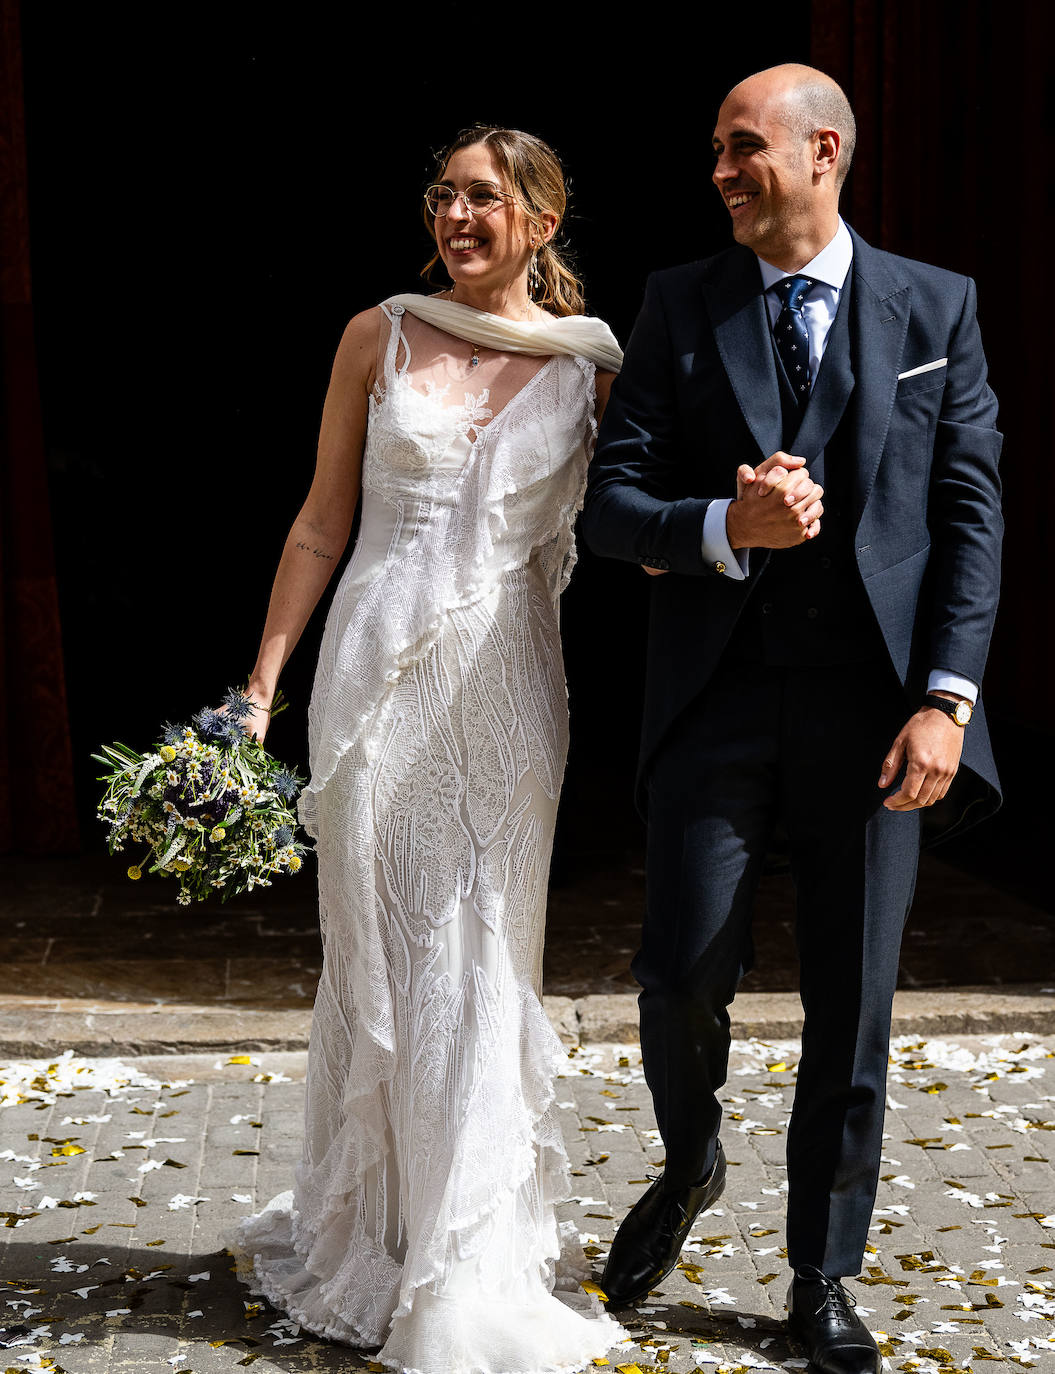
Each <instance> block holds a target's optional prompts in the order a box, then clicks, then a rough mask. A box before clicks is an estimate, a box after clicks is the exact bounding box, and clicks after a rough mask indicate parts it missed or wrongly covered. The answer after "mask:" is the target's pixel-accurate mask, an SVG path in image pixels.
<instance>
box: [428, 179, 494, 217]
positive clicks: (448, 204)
mask: <svg viewBox="0 0 1055 1374" xmlns="http://www.w3.org/2000/svg"><path fill="white" fill-rule="evenodd" d="M459 196H460V197H461V199H462V200H463V201H464V203H465V208H466V210H467V211H468V213H469V214H470V215H486V214H487V212H488V211H489V210H493V209H494V207H495V206H496V205H497V204H498V202H499V201H500V200H516V196H514V195H513V193H512V192H511V191H503V190H502V189H501V188H500V187H498V186H496V185H495V184H494V182H492V181H474V182H472V183H471V184H470V185H469V186H466V188H465V190H464V191H456V190H455V189H454V187H453V186H430V187H429V189H428V190H427V191H426V192H425V207H426V209H427V210H428V212H429V214H430V215H435V217H436V218H437V219H443V218H444V216H445V215H449V214H450V212H451V210H452V209H453V208H454V202H455V201H456V200H457V199H458V197H459Z"/></svg>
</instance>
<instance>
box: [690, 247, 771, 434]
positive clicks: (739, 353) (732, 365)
mask: <svg viewBox="0 0 1055 1374" xmlns="http://www.w3.org/2000/svg"><path fill="white" fill-rule="evenodd" d="M703 294H704V300H705V303H706V306H707V313H708V316H709V318H710V322H711V328H712V329H713V330H714V337H715V341H716V343H717V346H718V353H719V355H720V357H721V359H722V363H723V364H724V366H725V371H726V375H727V376H728V378H729V381H730V384H731V385H732V388H733V392H734V394H735V396H736V400H737V404H738V405H739V406H740V409H741V411H742V412H743V416H744V419H745V420H746V421H747V424H748V428H749V429H750V430H751V434H752V437H753V438H754V440H755V443H756V444H757V445H758V447H759V451H760V452H761V455H762V457H763V458H768V457H769V455H770V454H771V453H776V452H777V450H778V449H779V448H780V447H781V438H782V420H781V412H780V391H779V386H778V382H777V372H776V366H775V359H774V356H773V346H772V343H771V339H770V330H769V319H768V317H767V315H766V307H765V301H764V300H763V293H762V276H761V273H760V272H759V269H758V260H757V258H756V257H755V255H754V253H752V252H750V251H748V250H747V249H744V248H734V249H732V250H730V253H729V255H728V256H726V255H724V254H723V256H722V257H721V258H720V259H719V261H718V263H717V264H715V271H714V272H713V275H712V276H711V277H710V278H705V280H704V282H703Z"/></svg>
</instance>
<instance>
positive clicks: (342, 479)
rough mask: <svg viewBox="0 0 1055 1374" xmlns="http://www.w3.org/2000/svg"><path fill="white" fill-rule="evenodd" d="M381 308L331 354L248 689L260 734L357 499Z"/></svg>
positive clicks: (251, 724) (359, 319) (250, 725)
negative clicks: (309, 473) (314, 448)
mask: <svg viewBox="0 0 1055 1374" xmlns="http://www.w3.org/2000/svg"><path fill="white" fill-rule="evenodd" d="M382 318H383V316H382V312H381V311H380V309H377V308H375V309H373V310H366V311H364V312H363V313H362V314H361V315H356V316H355V318H354V319H353V320H351V322H350V323H349V324H348V327H347V328H346V329H345V331H344V336H343V337H342V339H341V342H340V345H339V347H338V349H337V355H336V357H335V358H334V363H333V372H332V373H331V376H330V385H329V388H328V390H327V392H326V402H325V404H324V406H323V411H322V426H321V429H320V432H319V448H318V456H317V458H316V462H315V476H314V479H313V480H312V484H311V490H310V491H309V492H308V496H307V499H306V500H305V502H304V504H303V506H302V507H301V508H300V511H299V513H298V515H297V518H296V519H295V520H294V522H293V525H292V527H291V529H290V531H289V535H288V536H287V538H286V544H285V548H284V549H283V551H282V558H281V561H280V562H279V565H278V572H277V573H276V574H275V581H274V585H273V586H272V588H271V601H270V603H269V605H268V610H267V620H266V621H265V623H264V633H263V636H262V638H261V641H260V650H259V652H258V654H257V657H256V665H255V666H254V668H253V672H252V675H251V676H250V679H249V687H248V695H249V696H250V697H252V699H253V700H254V701H255V702H257V703H258V704H259V706H260V708H261V709H260V710H258V711H257V712H256V713H255V714H254V716H253V717H252V718H251V719H250V721H247V723H246V728H247V729H249V730H250V731H251V733H252V734H255V735H256V736H257V738H258V739H263V738H264V733H265V731H266V729H267V725H268V719H269V717H268V715H267V711H268V709H269V708H270V706H271V703H272V701H273V700H274V696H275V690H276V688H277V685H278V676H279V673H280V672H281V671H282V669H283V667H284V666H285V663H286V660H287V659H288V658H289V656H290V654H291V653H292V652H293V649H294V648H295V646H296V643H297V640H298V639H299V638H300V636H301V634H302V633H303V632H304V627H305V625H306V624H307V623H308V620H309V618H310V616H311V613H312V611H313V610H314V609H315V607H316V605H317V604H318V601H319V598H320V597H321V596H322V593H323V592H324V591H325V589H326V584H327V583H328V582H329V580H330V578H331V576H332V575H333V570H334V568H336V566H337V563H338V560H339V559H340V557H341V554H342V553H343V552H344V549H345V545H346V544H347V543H348V536H349V534H350V533H351V529H352V520H353V518H354V516H355V507H356V504H357V502H358V500H359V490H360V484H361V477H362V462H363V445H364V443H365V441H366V421H367V411H368V401H369V396H370V391H371V388H372V387H373V384H374V371H375V362H376V358H377V351H378V335H379V331H380V327H381V321H382Z"/></svg>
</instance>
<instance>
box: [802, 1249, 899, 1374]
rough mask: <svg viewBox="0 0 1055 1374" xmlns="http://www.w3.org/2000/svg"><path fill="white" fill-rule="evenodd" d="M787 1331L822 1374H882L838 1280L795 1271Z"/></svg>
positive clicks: (873, 1348) (873, 1345)
mask: <svg viewBox="0 0 1055 1374" xmlns="http://www.w3.org/2000/svg"><path fill="white" fill-rule="evenodd" d="M788 1330H789V1331H790V1332H791V1334H792V1335H793V1336H795V1337H797V1339H798V1340H800V1341H801V1342H802V1344H803V1345H804V1346H805V1347H806V1355H807V1357H808V1359H809V1362H810V1364H811V1365H813V1367H814V1368H815V1369H819V1370H821V1371H822V1374H879V1365H880V1361H879V1351H878V1349H877V1348H876V1343H875V1341H874V1340H873V1339H872V1333H871V1332H870V1331H869V1330H868V1328H867V1327H866V1326H865V1324H864V1322H863V1321H862V1320H861V1318H860V1317H859V1316H858V1315H857V1313H856V1312H855V1311H854V1301H853V1298H851V1297H850V1294H849V1293H847V1291H846V1289H845V1288H844V1287H843V1286H842V1284H841V1283H840V1282H839V1280H838V1279H830V1278H828V1277H827V1276H826V1275H824V1274H822V1273H821V1271H820V1270H819V1269H813V1268H811V1267H808V1266H807V1267H804V1268H802V1269H798V1270H796V1271H795V1277H794V1279H793V1280H792V1284H791V1287H790V1288H789V1289H788Z"/></svg>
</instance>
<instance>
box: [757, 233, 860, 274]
mask: <svg viewBox="0 0 1055 1374" xmlns="http://www.w3.org/2000/svg"><path fill="white" fill-rule="evenodd" d="M853 256H854V245H853V239H851V237H850V231H849V229H847V227H846V225H845V223H844V222H843V218H842V216H841V215H840V216H839V227H838V229H836V231H835V237H834V238H833V239H832V241H831V243H829V244H828V245H827V246H826V247H824V248H822V249H821V251H820V252H819V253H818V254H817V256H816V257H815V258H814V259H813V260H812V261H811V262H808V263H807V264H806V265H805V267H800V268H799V270H798V271H797V272H796V273H795V274H794V275H795V276H797V277H813V278H815V279H816V280H817V281H822V282H824V284H825V285H826V286H831V287H833V288H834V289H835V290H836V291H841V290H842V289H843V286H844V285H845V283H846V276H847V273H848V272H849V271H850V264H851V263H852V262H853ZM758 265H759V267H760V269H761V271H762V285H763V288H764V289H765V290H766V291H768V290H769V288H770V287H771V286H775V285H776V284H777V282H778V281H783V280H784V278H785V277H787V276H789V275H790V274H789V273H787V272H785V271H784V269H783V268H782V267H774V266H773V264H772V263H771V262H766V260H765V259H764V258H759V259H758Z"/></svg>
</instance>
